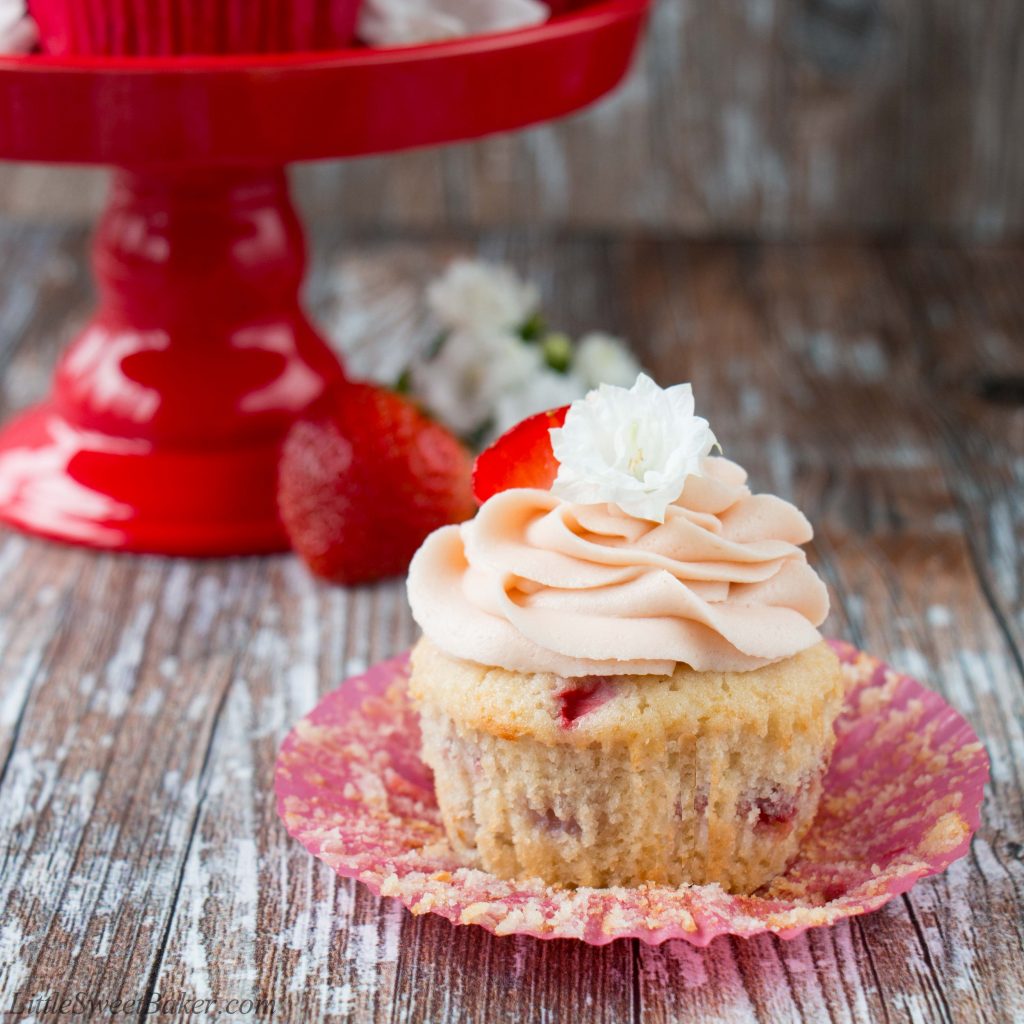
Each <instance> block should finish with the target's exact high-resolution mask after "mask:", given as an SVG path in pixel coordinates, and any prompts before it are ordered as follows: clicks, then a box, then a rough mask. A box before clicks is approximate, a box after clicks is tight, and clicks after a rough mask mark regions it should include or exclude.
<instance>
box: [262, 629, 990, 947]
mask: <svg viewBox="0 0 1024 1024" xmlns="http://www.w3.org/2000/svg"><path fill="white" fill-rule="evenodd" d="M832 646H833V647H834V649H835V650H836V653H837V654H838V655H839V657H840V659H841V661H842V663H843V672H844V676H845V679H846V686H847V694H846V701H845V705H844V709H843V712H842V714H841V715H840V717H839V720H838V722H837V724H836V731H837V737H838V739H837V745H836V749H835V753H834V755H833V759H832V764H831V767H830V769H829V772H828V774H827V776H826V778H825V784H824V794H823V796H822V800H821V806H820V809H819V813H818V817H817V818H816V820H815V822H814V824H813V826H812V827H811V830H810V832H809V833H808V834H807V835H806V837H805V838H804V841H803V843H802V845H801V847H800V851H799V854H798V856H797V858H796V860H795V861H794V862H793V864H792V865H791V866H790V867H789V869H788V870H787V871H786V872H785V873H784V874H783V875H781V876H780V877H779V878H776V879H775V880H774V881H773V882H772V883H771V884H770V885H768V886H766V887H765V888H764V889H763V890H761V891H760V892H758V893H756V894H755V895H752V896H734V895H729V894H727V893H725V892H724V891H723V890H722V889H721V888H720V887H719V886H717V885H703V886H691V885H686V886H681V887H678V888H671V887H668V886H658V885H641V886H638V887H635V888H628V889H626V888H609V889H594V888H578V889H559V888H554V887H550V886H547V885H545V884H544V883H543V882H542V881H540V880H525V881H524V880H517V881H503V880H501V879H499V878H496V877H495V876H493V875H490V874H488V873H486V872H483V871H479V870H474V869H472V868H468V867H466V866H465V865H464V864H463V863H462V862H461V861H460V859H459V857H458V856H457V855H456V853H455V852H454V851H453V850H452V848H451V846H450V844H449V843H448V840H447V838H446V835H445V832H444V828H443V826H442V823H441V817H440V813H439V811H438V808H437V802H436V800H435V798H434V789H433V783H432V780H431V777H430V773H429V771H428V769H427V768H426V767H425V766H424V765H423V763H422V762H421V760H420V757H419V743H420V737H419V726H418V721H417V716H416V713H415V711H414V709H413V708H412V706H411V704H410V702H409V700H408V696H407V680H408V661H407V658H406V657H405V656H403V657H401V658H396V659H393V660H391V661H387V662H383V663H381V664H379V665H377V666H375V667H374V668H372V669H370V670H369V671H368V672H367V673H365V674H364V675H362V676H358V677H356V678H354V679H351V680H349V681H348V682H347V683H345V684H344V685H343V686H342V687H341V688H340V689H338V690H336V691H334V692H333V693H331V694H329V695H328V696H327V697H325V698H324V700H323V701H322V702H321V703H320V704H319V705H318V707H317V708H316V709H315V710H314V711H313V712H312V713H311V714H310V715H309V716H308V717H307V718H305V719H303V720H302V721H301V722H300V723H299V725H298V726H296V728H295V729H294V730H293V732H292V733H291V734H290V735H289V736H288V738H287V739H286V740H285V743H284V745H283V746H282V748H281V752H280V755H279V758H278V763H277V777H276V787H277V797H278V811H279V813H280V814H281V817H282V818H283V820H284V822H285V825H286V827H287V829H288V831H289V832H290V833H291V834H292V835H293V836H294V837H295V838H296V839H298V840H299V841H300V842H301V843H302V844H303V845H304V846H305V847H306V848H307V849H308V850H309V851H310V852H311V853H313V854H314V856H317V857H319V858H320V859H321V860H323V861H324V862H325V863H327V864H328V865H329V866H330V867H332V868H333V869H334V870H335V871H337V872H338V874H340V875H343V876H345V877H349V878H356V879H358V880H359V881H361V882H363V883H365V884H366V885H367V886H369V887H370V888H371V889H372V890H373V891H374V892H376V893H380V894H382V895H384V896H393V897H396V898H397V899H399V900H401V902H402V903H403V904H405V906H406V907H408V908H409V909H410V910H411V911H412V912H413V913H414V914H422V913H427V912H433V913H437V914H440V915H441V916H443V917H445V918H447V919H448V920H450V921H452V922H454V923H457V924H479V925H481V926H483V927H484V928H486V929H488V930H489V931H491V932H494V933H495V934H498V935H507V934H522V935H532V936H535V937H537V938H543V939H549V938H577V939H582V940H583V941H585V942H589V943H592V944H595V945H604V944H605V943H608V942H611V941H613V940H614V939H617V938H639V939H641V940H642V941H644V942H647V943H652V944H655V943H660V942H663V941H665V940H666V939H673V938H680V939H685V940H686V941H688V942H691V943H693V944H695V945H700V946H703V945H706V944H707V943H708V942H710V941H711V940H712V939H713V938H715V937H716V936H718V935H723V934H731V935H739V936H752V935H757V934H760V933H762V932H771V933H774V934H776V935H779V936H780V937H782V938H784V939H789V938H793V937H795V936H797V935H799V934H801V933H802V932H804V931H805V930H806V929H808V928H811V927H815V926H820V925H827V924H832V923H834V922H835V921H838V920H840V919H842V918H845V917H851V916H854V915H856V914H861V913H864V912H866V911H869V910H874V909H876V908H878V907H880V906H882V905H883V904H885V903H887V902H888V901H889V900H891V899H892V898H893V897H894V896H896V895H898V894H899V893H902V892H905V891H907V890H908V889H909V888H910V887H911V886H912V885H913V884H914V883H915V882H916V881H917V880H918V879H919V878H921V877H923V876H926V875H931V874H935V873H937V872H939V871H942V870H944V869H945V868H946V867H947V866H948V865H949V864H950V863H952V862H953V861H954V860H956V859H957V858H959V857H961V856H963V855H964V854H965V853H966V852H967V849H968V847H969V845H970V839H971V835H972V834H973V832H974V831H975V829H976V828H977V827H978V823H979V816H980V808H981V802H982V797H983V792H984V785H985V781H986V779H987V778H988V758H987V755H986V754H985V750H984V748H983V747H982V745H981V744H980V743H979V742H978V738H977V736H976V735H975V734H974V732H973V731H972V729H971V727H970V726H969V725H968V724H967V723H966V722H965V721H964V720H963V718H961V717H960V715H958V714H957V713H956V712H955V711H953V710H952V709H951V708H950V707H949V706H948V705H947V704H946V703H945V702H944V701H943V700H942V698H941V697H940V696H939V695H938V694H935V693H932V692H930V691H929V690H927V689H926V688H925V687H924V686H922V685H921V684H920V683H918V682H917V681H915V680H913V679H911V678H909V677H907V676H904V675H900V674H899V673H897V672H895V671H893V670H892V669H890V668H889V667H888V666H887V665H885V664H884V663H882V662H880V661H878V660H877V659H875V658H872V657H870V656H869V655H866V654H863V653H861V652H858V651H857V650H855V649H854V648H852V647H850V646H848V645H846V644H841V643H833V645H832Z"/></svg>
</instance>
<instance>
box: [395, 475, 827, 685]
mask: <svg viewBox="0 0 1024 1024" xmlns="http://www.w3.org/2000/svg"><path fill="white" fill-rule="evenodd" d="M746 480H747V474H746V472H745V471H744V470H743V469H742V468H741V467H739V466H737V465H736V464H735V463H734V462H730V461H729V460H728V459H723V458H716V457H709V458H706V459H705V460H704V461H703V463H702V475H700V476H695V475H691V476H689V477H687V479H686V484H685V486H684V488H683V492H682V494H681V495H680V496H679V498H678V499H676V501H675V502H674V503H673V504H672V505H670V506H669V508H668V512H667V515H666V518H665V522H664V523H655V522H650V521H648V520H645V519H639V518H635V517H633V516H629V515H626V514H625V513H623V512H622V511H621V510H620V509H619V508H618V507H617V506H615V505H610V504H600V505H579V504H573V503H571V502H568V501H565V500H563V499H561V498H559V497H557V496H556V495H554V494H552V493H551V492H550V491H542V490H532V489H522V488H517V489H512V490H508V491H502V492H500V493H499V494H496V495H494V497H492V498H490V499H489V500H488V501H487V502H485V503H484V505H483V506H482V507H481V509H480V511H479V512H478V513H477V515H476V518H475V519H472V520H470V521H469V522H467V523H463V524H462V525H461V526H446V527H444V528H442V529H440V530H437V531H435V532H434V533H433V534H431V535H430V536H429V537H428V538H427V540H426V541H425V542H424V544H423V546H422V547H421V548H420V550H419V551H418V552H417V553H416V557H415V558H414V559H413V562H412V566H411V567H410V570H409V600H410V603H411V605H412V611H413V615H414V616H415V618H416V621H417V622H418V623H419V625H420V626H421V627H422V629H423V631H424V633H425V634H426V635H427V636H428V637H429V638H430V640H432V641H433V642H434V643H435V644H436V645H437V646H438V647H439V648H441V649H442V650H443V651H446V652H447V653H448V654H451V655H453V656H455V657H458V658H464V659H466V660H468V661H475V662H479V663H481V664H484V665H495V666H500V667H501V668H506V669H514V670H516V671H522V672H554V673H557V674H558V675H562V676H583V675H608V674H630V675H635V674H658V675H667V674H669V673H671V672H672V671H673V670H674V669H675V666H676V664H677V663H683V664H686V665H690V666H691V667H693V668H695V669H697V670H699V671H722V672H736V671H746V670H749V669H754V668H759V667H760V666H762V665H767V664H769V663H771V662H773V661H779V660H781V659H782V658H787V657H789V656H791V655H793V654H797V653H798V652H800V651H802V650H804V649H805V648H807V647H811V646H812V645H814V644H816V643H818V642H819V641H820V639H821V636H820V634H819V633H818V630H817V627H818V626H819V625H820V624H821V623H822V622H823V621H824V619H825V616H826V615H827V614H828V594H827V592H826V590H825V585H824V584H823V583H822V581H821V579H820V578H819V577H818V575H817V573H815V571H814V570H813V569H812V568H811V567H810V566H809V565H808V564H807V559H806V557H805V555H804V552H803V551H802V550H801V548H800V545H801V544H804V543H806V542H807V541H809V540H810V539H811V537H812V535H813V531H812V530H811V526H810V523H808V521H807V519H806V518H805V517H804V515H803V514H802V513H801V512H800V511H799V510H798V509H797V508H795V507H794V506H793V505H791V504H789V502H786V501H783V500H782V499H781V498H777V497H775V496H773V495H769V494H752V493H751V491H750V488H749V487H747V485H746Z"/></svg>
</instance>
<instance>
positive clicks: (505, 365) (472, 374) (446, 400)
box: [412, 331, 541, 435]
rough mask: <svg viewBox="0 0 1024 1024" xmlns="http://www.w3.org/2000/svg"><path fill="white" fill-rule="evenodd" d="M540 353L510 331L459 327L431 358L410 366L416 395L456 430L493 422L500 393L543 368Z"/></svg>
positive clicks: (462, 431) (468, 431)
mask: <svg viewBox="0 0 1024 1024" xmlns="http://www.w3.org/2000/svg"><path fill="white" fill-rule="evenodd" d="M540 369H541V355H540V352H539V351H538V349H537V346H536V345H529V344H527V343H526V342H524V341H522V340H521V339H519V338H517V337H515V336H514V335H511V334H503V333H501V332H499V331H490V332H483V333H476V332H473V331H456V332H455V333H454V334H451V335H449V336H448V337H447V338H446V339H445V340H444V343H443V344H442V345H441V350H440V351H439V352H438V354H437V355H436V356H435V357H434V358H433V359H431V360H430V361H429V362H425V363H418V364H415V365H414V366H413V368H412V390H413V394H414V395H415V396H416V397H417V398H419V399H420V401H422V402H423V404H424V405H425V406H426V407H427V409H428V410H429V411H430V412H431V413H433V414H434V415H435V416H436V417H437V418H438V419H439V420H440V421H441V422H442V423H444V424H445V425H446V426H447V427H449V428H450V429H452V430H454V431H455V433H457V434H463V435H469V434H472V433H474V432H475V431H477V430H479V429H480V428H481V427H483V426H485V425H486V424H487V423H488V422H490V420H491V418H492V417H493V416H494V412H495V407H496V404H497V402H498V399H499V397H500V396H501V395H503V394H505V393H507V392H511V391H515V390H516V389H518V388H519V387H521V386H522V385H523V383H524V382H525V381H527V380H529V379H531V378H533V377H534V376H535V375H536V374H538V373H539V372H540Z"/></svg>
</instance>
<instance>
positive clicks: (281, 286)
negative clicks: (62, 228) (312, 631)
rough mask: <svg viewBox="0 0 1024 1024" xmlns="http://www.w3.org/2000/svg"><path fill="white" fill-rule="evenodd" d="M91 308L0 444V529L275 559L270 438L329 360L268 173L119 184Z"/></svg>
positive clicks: (279, 536)
mask: <svg viewBox="0 0 1024 1024" xmlns="http://www.w3.org/2000/svg"><path fill="white" fill-rule="evenodd" d="M94 267H95V273H96V279H97V282H98V286H99V294H100V299H99V304H98V308H97V310H96V313H95V315H94V317H93V319H92V320H91V321H90V323H89V324H88V325H87V326H86V327H85V329H84V330H83V332H82V333H81V334H80V335H79V336H78V337H77V338H76V339H75V341H74V342H73V343H72V345H71V346H70V348H69V349H68V350H67V352H66V353H65V354H64V355H63V356H62V358H61V360H60V362H59V364H58V367H57V371H56V374H55V380H54V386H53V392H52V394H51V396H50V397H49V398H48V399H47V400H46V401H45V402H44V403H42V404H41V405H40V406H37V407H36V408H34V409H31V410H29V411H28V412H27V413H25V414H23V415H22V416H20V417H19V418H17V419H15V420H14V421H13V422H12V423H10V424H9V425H8V426H7V427H6V428H5V429H4V430H3V431H2V433H0V519H2V520H3V521H5V522H7V523H9V524H11V525H13V526H16V527H19V528H21V529H24V530H27V531H29V532H31V533H36V534H41V535H43V536H46V537H50V538H53V539H58V540H66V541H72V542H75V543H79V544H89V545H93V546H95V547H103V548H112V549H119V550H125V551H153V552H160V553H164V554H178V555H231V554H247V553H258V552H266V551H275V550H282V549H284V548H286V547H287V540H286V538H285V535H284V531H283V529H282V527H281V525H280V522H279V520H278V517H277V511H276V502H275V489H276V476H277V460H278V452H279V447H280V443H281V441H282V440H283V438H284V435H285V433H286V432H287V430H288V427H289V426H290V425H291V423H292V422H293V421H294V419H295V417H296V416H297V415H298V414H299V413H301V412H302V410H304V409H305V408H306V407H307V406H308V405H309V404H310V403H311V402H312V401H314V400H315V399H316V398H317V397H319V395H320V394H321V393H322V392H323V390H324V389H325V388H326V387H327V386H329V385H330V384H331V383H332V382H333V381H335V380H337V379H338V378H340V377H341V376H342V371H341V366H340V364H339V362H338V360H337V358H336V356H335V355H334V354H333V353H332V351H331V350H330V348H329V347H328V346H327V344H326V343H325V342H324V341H323V339H322V338H321V337H320V336H319V335H318V334H317V333H316V331H315V330H314V329H313V327H312V326H311V324H310V323H309V321H308V319H307V318H306V316H305V314H304V313H303V311H302V309H301V306H300V304H299V289H300V286H301V283H302V278H303V274H304V270H305V246H304V242H303V237H302V230H301V227H300V224H299V221H298V218H297V216H296V214H295V211H294V209H293V207H292V205H291V202H290V199H289V196H288V190H287V183H286V179H285V175H284V172H283V171H282V170H225V169H219V170H203V171H164V172H158V171H148V172H120V173H119V174H118V176H117V177H116V179H115V181H114V185H113V190H112V196H111V200H110V204H109V206H108V208H107V210H106V213H105V214H104V216H103V219H102V221H101V223H100V227H99V231H98V234H97V237H96V243H95V250H94Z"/></svg>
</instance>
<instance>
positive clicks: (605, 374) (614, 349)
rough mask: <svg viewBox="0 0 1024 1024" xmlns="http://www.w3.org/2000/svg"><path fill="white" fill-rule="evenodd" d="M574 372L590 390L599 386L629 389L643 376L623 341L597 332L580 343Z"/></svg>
mask: <svg viewBox="0 0 1024 1024" xmlns="http://www.w3.org/2000/svg"><path fill="white" fill-rule="evenodd" d="M572 368H573V369H574V370H575V371H576V372H577V373H578V374H579V375H580V377H582V378H583V380H584V382H585V383H586V385H587V387H591V388H596V387H597V386H598V384H614V385H616V386H617V387H620V388H628V387H629V386H630V385H631V384H632V383H633V381H635V380H636V375H637V374H638V373H639V372H640V364H639V363H638V362H637V361H636V359H634V358H633V354H632V353H631V352H630V351H629V349H628V348H626V346H625V344H624V343H623V341H622V339H621V338H615V337H613V336H612V335H610V334H605V333H603V332H602V331H594V332H592V333H590V334H587V335H584V336H583V338H581V339H580V343H579V345H578V347H577V348H576V355H575V356H574V358H573V363H572Z"/></svg>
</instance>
